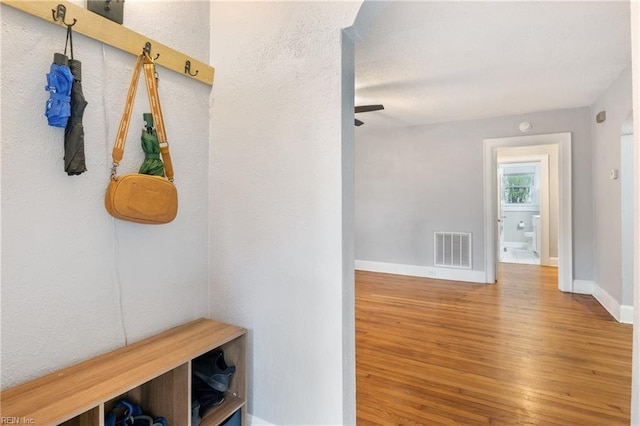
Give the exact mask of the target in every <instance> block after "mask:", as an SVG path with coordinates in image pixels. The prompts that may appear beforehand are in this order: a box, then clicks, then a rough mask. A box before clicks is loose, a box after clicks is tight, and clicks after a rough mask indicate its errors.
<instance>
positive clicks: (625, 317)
mask: <svg viewBox="0 0 640 426" xmlns="http://www.w3.org/2000/svg"><path fill="white" fill-rule="evenodd" d="M620 322H621V323H624V324H633V306H629V305H621V306H620Z"/></svg>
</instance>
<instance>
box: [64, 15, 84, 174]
mask: <svg viewBox="0 0 640 426" xmlns="http://www.w3.org/2000/svg"><path fill="white" fill-rule="evenodd" d="M71 34H72V31H71V26H69V25H68V26H67V38H68V40H69V44H70V46H71V59H70V60H69V69H71V74H73V86H71V116H70V117H69V121H68V122H67V127H66V128H65V130H64V170H65V171H66V172H67V174H68V175H69V176H73V175H79V174H81V173H83V172H86V171H87V166H86V163H85V156H84V127H83V125H82V116H83V115H84V109H85V108H86V107H87V101H86V100H85V98H84V94H83V93H82V64H81V62H80V61H78V60H77V59H73V40H72V37H71ZM66 50H67V48H66V46H65V53H66Z"/></svg>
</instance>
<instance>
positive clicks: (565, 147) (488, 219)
mask: <svg viewBox="0 0 640 426" xmlns="http://www.w3.org/2000/svg"><path fill="white" fill-rule="evenodd" d="M532 145H557V146H558V198H559V205H558V288H559V289H560V290H561V291H563V292H573V237H572V216H571V204H572V203H571V200H572V197H571V133H570V132H565V133H551V134H544V135H531V136H515V137H508V138H493V139H484V140H483V165H484V175H483V184H484V245H485V247H484V255H485V282H487V283H494V282H495V281H496V263H497V261H498V259H497V258H496V244H497V241H496V235H497V233H496V226H497V223H498V222H497V220H498V217H497V208H496V203H497V194H496V192H497V189H496V188H497V187H496V185H497V175H498V172H497V168H498V148H502V147H518V146H532Z"/></svg>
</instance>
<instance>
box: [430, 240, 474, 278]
mask: <svg viewBox="0 0 640 426" xmlns="http://www.w3.org/2000/svg"><path fill="white" fill-rule="evenodd" d="M433 246H434V253H433V264H434V265H435V266H443V267H445V268H463V269H471V233H468V232H434V244H433Z"/></svg>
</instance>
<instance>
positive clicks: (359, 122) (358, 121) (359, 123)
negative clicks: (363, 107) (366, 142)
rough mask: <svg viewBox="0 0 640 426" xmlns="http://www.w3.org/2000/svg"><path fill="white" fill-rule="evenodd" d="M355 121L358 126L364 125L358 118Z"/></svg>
mask: <svg viewBox="0 0 640 426" xmlns="http://www.w3.org/2000/svg"><path fill="white" fill-rule="evenodd" d="M355 120H356V126H362V125H363V124H364V123H363V122H362V121H360V120H358V119H357V118H356V119H355Z"/></svg>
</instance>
